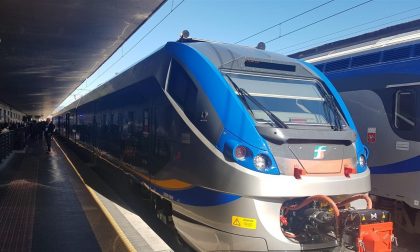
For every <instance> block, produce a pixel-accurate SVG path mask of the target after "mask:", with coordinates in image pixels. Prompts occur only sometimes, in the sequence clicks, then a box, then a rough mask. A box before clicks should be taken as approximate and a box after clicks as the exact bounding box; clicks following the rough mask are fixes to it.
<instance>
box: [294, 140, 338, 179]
mask: <svg viewBox="0 0 420 252" xmlns="http://www.w3.org/2000/svg"><path fill="white" fill-rule="evenodd" d="M288 148H289V150H290V151H291V152H292V154H293V155H294V156H295V158H296V159H297V161H298V165H296V164H295V165H293V167H294V168H295V167H296V166H301V167H299V168H301V169H303V170H304V171H305V173H306V174H314V175H316V174H338V173H340V172H341V171H342V169H343V159H344V148H345V146H343V145H338V144H312V143H311V144H290V145H289V146H288Z"/></svg>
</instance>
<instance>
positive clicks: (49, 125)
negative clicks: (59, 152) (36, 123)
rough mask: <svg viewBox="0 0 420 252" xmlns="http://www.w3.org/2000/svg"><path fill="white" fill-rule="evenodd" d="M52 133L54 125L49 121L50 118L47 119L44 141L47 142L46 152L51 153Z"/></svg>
mask: <svg viewBox="0 0 420 252" xmlns="http://www.w3.org/2000/svg"><path fill="white" fill-rule="evenodd" d="M54 131H55V125H54V123H53V122H52V121H51V119H50V118H47V123H46V126H45V132H44V135H45V141H46V142H47V147H48V152H50V151H51V139H52V135H53V133H54Z"/></svg>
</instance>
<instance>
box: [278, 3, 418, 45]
mask: <svg viewBox="0 0 420 252" xmlns="http://www.w3.org/2000/svg"><path fill="white" fill-rule="evenodd" d="M419 8H420V7H418V8H416V9H419ZM395 15H396V14H395ZM395 15H391V16H395ZM419 15H420V14H419V13H418V14H415V15H411V16H408V17H404V18H400V19H397V20H393V21H390V22H386V23H383V24H379V25H375V26H371V27H368V28H365V29H361V30H357V31H355V32H351V33H346V34H344V35H342V36H338V37H334V38H331V39H327V40H324V41H322V42H318V43H312V44H310V45H307V46H302V47H299V48H298V49H295V50H297V51H301V50H302V49H304V48H306V47H312V46H314V45H317V44H319V43H323V44H324V43H328V42H330V41H337V40H340V39H341V38H345V37H348V36H350V35H354V34H360V33H361V32H364V31H369V30H372V29H375V28H378V27H383V26H388V25H391V24H395V23H398V22H400V21H404V20H407V19H412V18H414V17H418V16H419ZM383 19H386V18H380V19H377V20H374V21H373V22H376V21H380V20H383ZM373 22H366V23H363V24H360V25H356V26H352V27H349V28H347V29H343V30H341V31H338V32H334V33H330V34H328V35H325V36H321V37H318V38H315V39H311V40H307V41H305V42H302V43H298V44H295V45H292V46H287V47H283V48H281V49H277V50H274V51H276V52H279V51H282V50H285V49H289V48H294V47H297V46H299V45H303V44H307V43H308V42H312V41H315V40H318V39H322V38H325V37H329V36H331V35H335V34H338V33H341V32H343V31H348V30H351V29H353V28H356V27H360V26H363V25H366V24H370V23H373Z"/></svg>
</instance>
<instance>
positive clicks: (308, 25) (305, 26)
mask: <svg viewBox="0 0 420 252" xmlns="http://www.w3.org/2000/svg"><path fill="white" fill-rule="evenodd" d="M372 1H373V0H368V1H365V2H363V3H360V4H357V5H354V6H352V7H350V8H347V9H345V10H342V11H339V12H337V13H334V14H332V15H330V16H328V17H325V18H322V19H319V20H317V21H315V22H312V23H310V24H307V25H304V26H302V27H300V28H298V29H295V30H293V31H290V32H288V33H286V34H284V35H280V36H277V37H275V38H273V39H270V40H268V41H266V42H265V43H266V44H268V43H271V42H273V41H275V40H277V39H279V38H282V37H285V36H287V35H290V34H292V33H295V32H298V31H300V30H303V29H305V28H308V27H310V26H312V25H315V24H318V23H320V22H322V21H325V20H327V19H330V18H332V17H335V16H338V15H340V14H343V13H345V12H347V11H350V10H353V9H355V8H357V7H360V6H362V5H365V4H367V3H369V2H372Z"/></svg>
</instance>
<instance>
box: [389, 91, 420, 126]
mask: <svg viewBox="0 0 420 252" xmlns="http://www.w3.org/2000/svg"><path fill="white" fill-rule="evenodd" d="M415 104H416V93H415V92H414V91H412V90H399V91H397V92H396V93H395V110H394V126H395V128H397V129H400V130H411V129H413V128H414V127H415V126H416V105H415Z"/></svg>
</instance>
